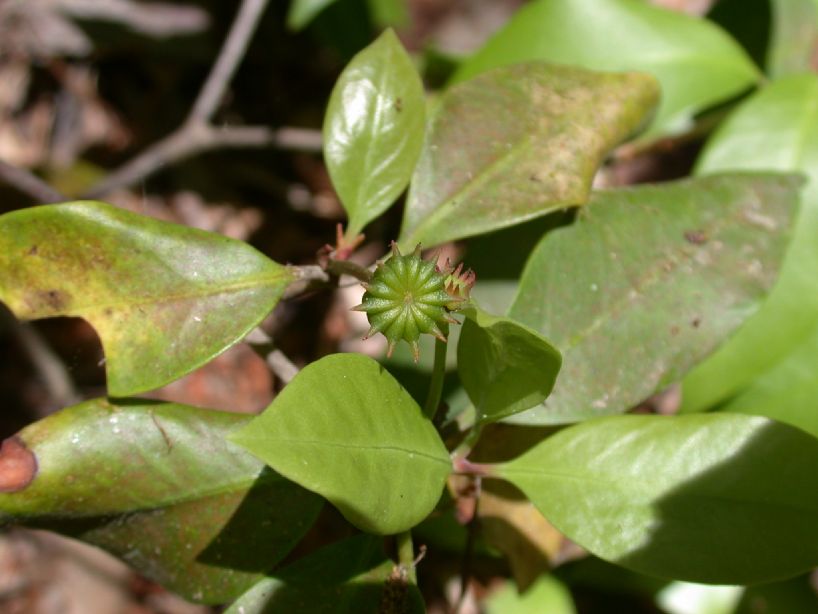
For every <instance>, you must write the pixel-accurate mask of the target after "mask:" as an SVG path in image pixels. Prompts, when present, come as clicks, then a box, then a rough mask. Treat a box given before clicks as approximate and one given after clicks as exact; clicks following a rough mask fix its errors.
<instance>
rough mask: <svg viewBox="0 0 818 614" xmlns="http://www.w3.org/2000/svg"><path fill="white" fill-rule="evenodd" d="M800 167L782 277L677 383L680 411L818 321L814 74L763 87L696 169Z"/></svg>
mask: <svg viewBox="0 0 818 614" xmlns="http://www.w3.org/2000/svg"><path fill="white" fill-rule="evenodd" d="M728 169H747V170H750V169H775V170H785V171H794V170H800V171H803V172H804V173H805V174H806V175H807V178H808V183H807V185H806V186H805V188H804V191H803V193H802V199H801V212H800V214H799V216H798V220H797V225H796V229H795V232H794V234H793V239H792V244H791V246H790V248H789V251H788V253H787V257H786V259H785V261H784V264H783V266H782V268H781V276H780V279H779V281H778V283H777V284H776V287H775V288H774V289H773V291H772V292H771V294H770V297H769V298H768V299H767V301H766V302H765V303H764V305H763V306H762V308H761V310H760V311H759V312H758V313H757V314H756V315H755V316H753V317H752V318H751V319H750V320H749V321H748V322H747V325H746V326H744V327H742V328H741V330H739V331H738V333H737V334H736V335H735V336H734V337H733V338H732V339H730V341H729V342H728V343H726V344H725V345H724V346H723V347H722V348H720V349H719V350H718V351H717V352H716V353H715V354H714V355H713V356H712V357H710V358H709V359H708V360H707V361H705V362H704V363H702V364H701V365H699V366H698V367H697V368H696V369H694V370H693V371H692V372H691V373H690V374H689V375H688V376H687V378H685V380H684V385H683V403H684V405H683V409H684V410H685V411H700V410H703V409H706V408H707V407H709V406H711V405H713V404H715V403H718V402H719V401H722V400H724V399H726V398H727V397H728V396H729V395H731V394H735V393H736V392H738V391H739V390H740V389H741V388H743V387H745V386H747V385H748V384H750V383H751V382H752V381H753V380H754V379H755V378H757V377H759V376H760V375H761V374H762V373H764V372H765V371H766V370H768V369H770V368H772V367H773V366H774V365H775V364H776V363H778V362H779V361H781V360H782V359H783V358H784V357H785V356H787V354H788V353H789V352H791V351H792V350H793V349H794V348H795V347H796V346H797V345H798V344H799V343H801V342H802V341H803V340H804V338H805V337H806V336H808V335H809V334H810V331H811V330H812V329H813V328H814V327H815V326H816V325H818V239H816V237H818V77H816V76H815V75H804V76H800V77H791V78H788V79H782V80H780V81H777V82H774V83H772V84H770V85H768V86H767V87H766V88H765V89H763V90H762V91H761V92H759V93H758V94H756V95H755V96H753V97H752V98H750V99H748V100H747V102H745V103H744V104H743V105H742V106H741V107H740V108H739V109H737V111H736V112H735V113H734V114H733V115H732V116H730V117H729V118H728V119H727V121H726V122H725V123H724V124H723V125H722V127H721V128H720V129H719V130H718V132H717V133H716V134H715V135H714V136H713V138H712V139H711V140H710V142H709V143H708V144H707V147H706V149H705V151H704V153H703V154H702V157H701V158H700V160H699V163H698V166H697V169H696V172H697V174H700V175H704V174H709V173H715V172H721V171H724V170H728Z"/></svg>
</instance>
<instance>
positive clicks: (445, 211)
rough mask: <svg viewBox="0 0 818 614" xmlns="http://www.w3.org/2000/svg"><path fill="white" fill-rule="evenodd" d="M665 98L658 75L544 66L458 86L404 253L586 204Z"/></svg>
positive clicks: (421, 176)
mask: <svg viewBox="0 0 818 614" xmlns="http://www.w3.org/2000/svg"><path fill="white" fill-rule="evenodd" d="M657 96H658V88H657V85H656V82H655V81H654V80H653V78H652V77H650V76H648V75H643V74H638V73H622V74H614V73H597V72H592V71H588V70H582V69H579V68H568V67H564V66H552V65H549V64H543V63H539V62H533V63H529V64H519V65H515V66H506V67H503V68H498V69H496V70H492V71H490V72H487V73H485V74H483V75H480V76H479V77H477V78H475V79H473V80H471V81H467V82H465V83H462V84H459V85H456V86H454V87H453V88H451V89H450V90H448V91H447V92H446V93H445V94H443V96H442V98H441V100H440V101H439V103H437V106H436V108H435V111H434V115H433V117H432V119H431V125H430V127H429V129H428V133H427V137H426V141H425V143H424V145H423V150H422V152H421V155H420V161H419V162H418V165H417V168H416V169H415V175H414V177H413V179H412V185H411V188H410V191H409V197H408V200H407V203H406V209H405V212H404V216H403V227H402V228H401V235H400V237H401V238H400V243H401V245H402V246H406V247H407V248H412V247H414V246H415V244H416V243H423V244H424V246H426V247H430V246H432V245H437V244H440V243H444V242H446V241H451V240H454V239H460V238H463V237H468V236H472V235H477V234H481V233H485V232H490V231H492V230H497V229H499V228H505V227H507V226H511V225H513V224H519V223H520V222H524V221H526V220H530V219H532V218H535V217H539V216H541V215H545V214H546V213H548V212H549V211H553V210H555V209H560V208H563V207H568V206H571V205H581V204H583V203H584V202H585V201H586V200H587V199H588V193H589V191H590V189H591V181H592V179H593V177H594V173H596V171H597V168H598V167H599V165H600V163H601V162H602V159H603V157H604V156H605V154H606V153H607V152H608V151H609V150H610V149H612V148H613V147H614V146H615V145H616V144H617V143H619V142H620V141H622V140H623V139H625V138H626V137H627V136H628V135H630V134H631V133H632V132H634V131H635V130H636V129H637V128H638V127H639V126H640V124H642V123H643V122H644V121H645V119H646V117H647V116H648V115H649V114H650V112H651V110H652V109H653V107H654V105H655V104H656V100H657Z"/></svg>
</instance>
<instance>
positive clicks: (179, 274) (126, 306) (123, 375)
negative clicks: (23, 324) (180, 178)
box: [0, 202, 293, 396]
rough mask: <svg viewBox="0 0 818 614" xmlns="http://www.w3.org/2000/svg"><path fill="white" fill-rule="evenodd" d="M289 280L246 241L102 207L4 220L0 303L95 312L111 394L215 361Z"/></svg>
mask: <svg viewBox="0 0 818 614" xmlns="http://www.w3.org/2000/svg"><path fill="white" fill-rule="evenodd" d="M292 280H293V276H292V273H290V272H289V271H288V270H287V269H286V268H285V267H283V266H281V265H279V264H276V263H275V262H273V261H272V260H270V259H269V258H267V257H266V256H264V255H263V254H260V253H259V252H257V251H256V250H255V249H253V248H252V247H250V246H249V245H247V244H246V243H243V242H241V241H235V240H233V239H228V238H227V237H222V236H219V235H216V234H212V233H208V232H204V231H201V230H196V229H193V228H187V227H184V226H178V225H176V224H169V223H167V222H161V221H159V220H154V219H151V218H147V217H143V216H140V215H136V214H134V213H129V212H127V211H123V210H121V209H117V208H116V207H113V206H111V205H106V204H104V203H98V202H75V203H68V204H61V205H47V206H41V207H32V208H30V209H23V210H19V211H13V212H11V213H7V214H5V215H3V216H0V300H3V302H5V303H6V304H7V305H8V306H9V308H10V309H11V310H12V311H13V312H14V313H15V315H17V317H19V318H23V319H37V318H47V317H52V316H78V317H81V318H85V319H86V320H88V321H89V322H90V323H91V324H92V325H93V327H94V328H95V329H96V331H97V333H98V334H99V336H100V339H101V340H102V345H103V347H104V349H105V362H106V370H107V373H108V391H109V393H110V394H111V395H113V396H125V395H129V394H134V393H137V392H142V391H145V390H151V389H153V388H158V387H159V386H162V385H164V384H167V383H168V382H170V381H173V380H175V379H178V378H180V377H182V376H183V375H185V374H187V373H189V372H190V371H192V370H193V369H195V368H197V367H199V366H201V365H203V364H204V363H206V362H208V361H209V360H211V359H212V358H214V357H215V356H217V355H218V354H220V353H221V352H223V351H224V350H226V349H227V348H229V347H230V346H231V345H233V344H234V343H236V342H237V341H238V340H240V339H241V338H242V337H244V335H246V334H247V333H248V332H249V331H250V330H252V329H253V327H255V326H256V325H257V324H258V323H259V322H260V321H261V320H262V319H263V318H264V317H265V316H267V314H269V313H270V311H271V310H272V309H273V307H274V306H275V304H276V303H277V302H278V299H279V298H280V297H281V295H282V293H283V292H284V289H285V288H286V287H287V285H288V284H289V283H290V282H291V281H292Z"/></svg>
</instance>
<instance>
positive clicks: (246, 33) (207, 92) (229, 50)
mask: <svg viewBox="0 0 818 614" xmlns="http://www.w3.org/2000/svg"><path fill="white" fill-rule="evenodd" d="M267 2H268V0H244V1H243V2H242V3H241V6H240V7H239V12H238V13H237V14H236V19H235V20H234V21H233V25H232V26H231V27H230V32H229V33H228V35H227V39H226V40H225V41H224V45H223V46H222V49H221V51H220V52H219V57H218V58H216V63H215V64H214V65H213V68H212V69H211V70H210V74H209V75H208V76H207V81H205V84H204V86H203V87H202V90H201V92H199V97H198V98H197V99H196V102H195V103H193V108H192V109H191V111H190V115H189V116H188V121H189V122H190V121H196V120H199V121H201V122H206V121H208V120H210V119H211V118H212V117H213V113H215V111H216V107H218V105H219V103H220V102H221V100H222V98H223V97H224V90H225V89H226V88H227V84H228V83H229V82H230V79H232V78H233V74H234V73H235V72H236V68H238V66H239V62H241V60H242V58H243V57H244V54H245V52H246V51H247V45H249V44H250V39H251V38H252V37H253V32H254V31H255V29H256V26H258V22H259V20H260V19H261V14H262V13H263V12H264V9H265V8H266V7H267Z"/></svg>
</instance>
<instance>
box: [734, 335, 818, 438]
mask: <svg viewBox="0 0 818 614" xmlns="http://www.w3.org/2000/svg"><path fill="white" fill-rule="evenodd" d="M816 364H818V327H816V328H815V329H814V330H813V331H812V333H811V334H809V335H808V336H807V338H806V339H805V340H804V342H803V343H802V344H801V345H800V346H798V347H797V348H796V349H795V350H794V351H793V352H792V353H791V354H789V355H788V356H787V357H786V358H785V359H784V360H782V361H781V362H779V363H778V364H777V365H775V366H774V367H773V368H771V369H770V370H769V371H767V372H765V373H763V374H762V375H761V376H759V377H758V378H757V379H755V380H754V381H753V382H751V383H750V385H749V386H747V387H746V388H744V389H743V390H742V391H741V392H740V393H739V394H737V395H736V396H734V397H731V398H730V399H728V400H727V401H725V402H724V403H722V404H720V405H719V406H718V408H719V411H729V412H732V413H740V414H750V415H752V416H766V417H768V418H773V419H774V420H778V421H779V422H786V423H787V424H792V425H793V426H797V427H798V428H800V429H802V430H805V431H807V432H808V433H811V434H812V435H814V436H815V437H818V411H817V410H818V407H816V401H815V400H816V399H818V377H816V373H815V365H816Z"/></svg>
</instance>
